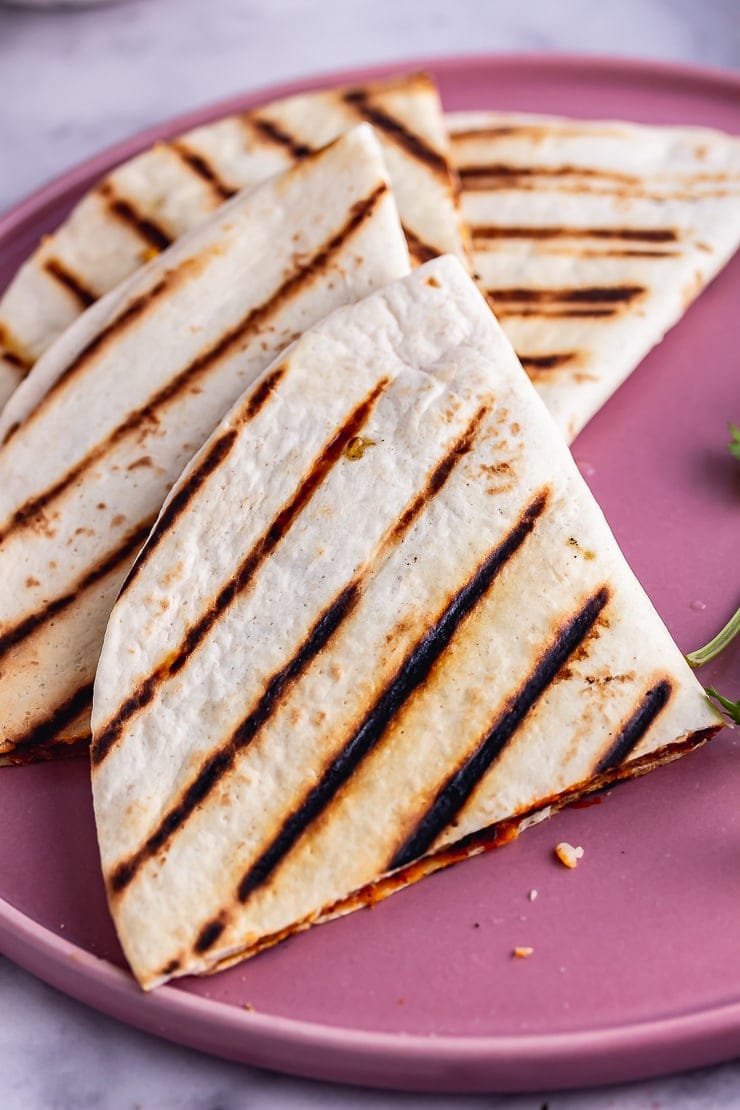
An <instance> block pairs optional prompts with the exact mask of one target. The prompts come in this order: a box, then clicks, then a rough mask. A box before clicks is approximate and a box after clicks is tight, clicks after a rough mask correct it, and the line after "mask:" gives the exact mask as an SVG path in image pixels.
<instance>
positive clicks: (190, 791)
mask: <svg viewBox="0 0 740 1110" xmlns="http://www.w3.org/2000/svg"><path fill="white" fill-rule="evenodd" d="M487 411H488V409H487V407H486V406H481V407H480V408H479V409H478V411H477V412H476V413H475V415H474V417H473V419H472V420H471V421H470V423H469V424H468V427H467V428H466V429H465V431H464V432H463V434H462V435H461V436H460V438H459V439H458V440H457V441H456V443H455V444H454V445H453V446H452V447H451V449H450V450H449V451H448V452H447V454H446V455H445V456H444V458H442V459H441V460H440V462H439V463H438V464H437V466H436V467H435V468H434V470H433V471H432V473H431V475H430V476H429V478H428V480H427V482H426V484H425V487H424V490H422V492H421V493H420V494H418V495H417V496H416V497H415V498H414V499H413V500H412V501H411V502H410V504H409V505H408V506H407V508H406V509H405V510H404V512H402V513H401V515H400V517H399V518H398V520H397V522H396V523H395V524H394V525H393V526H392V528H391V529H390V532H389V534H388V537H387V539H388V541H390V542H391V543H398V542H399V540H400V539H401V538H402V536H403V535H404V534H405V533H406V532H407V531H408V530H409V528H410V527H411V525H412V524H413V522H414V520H416V518H417V517H418V516H419V514H420V513H421V512H422V510H423V509H424V507H425V505H427V504H428V502H429V501H430V499H431V498H432V497H434V496H435V495H436V494H437V493H439V491H440V490H441V489H442V487H443V486H444V484H445V483H446V482H447V479H448V478H449V477H450V474H451V473H452V471H453V470H454V469H455V467H456V465H457V464H458V462H460V461H461V460H462V459H463V458H464V456H465V455H466V454H468V453H469V452H470V450H471V449H472V446H473V441H474V439H475V436H476V435H477V432H478V430H479V428H480V424H481V421H482V420H483V417H484V416H485V414H486V412H487ZM385 543H386V540H383V541H381V544H380V548H379V550H381V551H382V550H383V548H384V546H385ZM362 578H363V575H362V573H360V574H359V575H358V576H357V578H356V579H355V581H354V582H350V584H349V585H348V586H346V587H345V588H344V589H343V590H342V591H341V593H340V594H339V595H338V596H337V597H336V598H335V599H334V601H333V602H332V603H331V604H330V605H329V606H328V607H327V608H326V609H325V610H324V612H323V613H322V614H321V616H320V617H319V618H318V620H317V621H316V622H315V623H314V625H313V627H312V628H311V629H310V631H309V633H308V635H307V636H306V637H305V639H304V641H303V643H302V644H301V645H300V646H299V648H298V650H297V651H296V652H295V653H294V655H293V656H292V658H291V659H290V660H289V661H288V663H287V664H286V665H285V666H284V667H281V668H280V670H278V671H276V672H275V673H274V674H273V675H272V676H271V678H269V679H268V680H267V683H266V685H265V689H264V693H263V694H262V695H261V696H260V698H259V699H258V701H257V702H256V704H255V706H254V708H253V709H252V710H250V712H249V713H248V714H247V715H246V717H244V719H243V720H242V722H241V723H240V724H239V726H238V728H237V729H236V730H235V731H234V733H233V734H232V736H231V737H230V738H229V740H228V741H227V743H226V744H225V745H224V746H223V747H222V748H220V749H219V750H218V751H217V752H214V754H213V755H212V756H210V758H209V759H208V760H207V761H206V762H205V763H204V764H203V766H202V767H201V769H200V771H199V772H198V775H197V776H196V778H195V779H194V780H193V782H192V783H191V784H190V785H189V786H188V787H187V788H186V789H185V790H184V791H183V793H182V795H181V798H180V800H179V801H178V802H177V803H176V804H175V805H174V806H173V807H172V808H171V809H170V810H169V811H168V813H167V814H166V815H165V817H164V818H163V819H162V821H161V822H160V824H159V825H158V826H157V828H156V829H155V831H154V832H153V833H152V834H151V835H150V836H149V837H147V840H146V841H145V843H144V844H143V845H142V847H141V848H140V849H139V850H138V851H137V852H135V853H134V854H133V855H132V856H130V857H129V858H128V859H126V860H123V861H121V863H119V864H118V865H117V866H116V868H115V869H114V871H113V872H112V874H111V877H110V880H109V888H110V890H111V892H112V893H113V894H120V893H121V892H122V891H123V890H125V888H126V887H127V886H128V885H129V883H131V882H132V881H133V879H134V878H135V877H136V874H137V873H138V871H139V870H140V868H141V867H142V866H143V865H144V864H145V863H146V861H147V860H148V859H151V858H152V857H153V856H155V855H156V854H157V853H158V852H161V850H162V849H163V848H164V847H165V845H166V844H168V842H169V841H170V840H171V838H172V837H173V836H174V835H175V834H176V833H177V832H178V831H179V829H181V828H182V826H183V825H184V824H185V822H186V821H187V820H188V818H189V817H190V815H191V814H192V812H193V810H194V809H195V808H196V807H197V806H199V805H202V803H203V802H204V801H205V799H206V798H207V797H208V795H209V794H210V792H211V790H213V789H214V788H215V786H216V785H217V783H218V782H220V780H221V779H222V778H223V777H224V775H226V774H227V773H228V772H230V771H231V769H232V767H233V766H234V762H235V759H236V756H237V754H238V753H239V752H241V751H243V750H244V749H245V748H246V747H248V746H249V744H251V742H252V741H253V739H254V738H255V736H256V735H257V734H258V732H259V731H260V729H262V728H263V727H264V725H265V724H266V723H267V721H268V720H269V719H270V717H271V716H272V714H273V713H274V712H275V710H276V709H277V707H278V704H279V701H280V699H281V698H282V697H283V695H284V694H285V692H286V690H287V689H288V688H289V686H290V685H292V684H293V683H294V682H296V681H297V680H298V679H299V678H300V676H301V675H302V674H303V673H304V672H305V670H306V669H307V667H308V666H309V664H310V663H311V662H312V660H313V659H315V658H316V656H317V655H319V653H320V652H321V651H323V649H324V648H325V647H326V645H327V643H328V642H329V640H330V639H331V637H332V636H333V635H334V633H335V632H336V630H337V629H338V628H339V626H340V625H341V624H342V623H343V621H345V620H346V619H347V618H348V617H349V615H350V614H351V613H352V612H353V611H354V609H355V608H356V606H357V604H358V602H359V600H360V596H361V590H362Z"/></svg>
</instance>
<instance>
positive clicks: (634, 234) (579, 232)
mask: <svg viewBox="0 0 740 1110" xmlns="http://www.w3.org/2000/svg"><path fill="white" fill-rule="evenodd" d="M471 234H472V236H473V239H474V240H475V239H482V240H483V239H607V240H612V239H616V240H620V241H625V242H629V243H675V242H677V240H678V234H677V232H675V231H674V230H672V229H671V228H655V227H645V228H636V227H553V226H548V227H543V226H541V225H540V226H527V227H523V226H521V225H516V226H515V225H509V224H487V225H485V226H479V227H473V228H471Z"/></svg>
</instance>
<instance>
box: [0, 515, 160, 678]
mask: <svg viewBox="0 0 740 1110" xmlns="http://www.w3.org/2000/svg"><path fill="white" fill-rule="evenodd" d="M152 523H153V521H152V520H149V521H147V523H146V524H144V525H143V526H142V527H141V528H137V529H136V531H135V532H133V533H131V535H129V536H126V537H125V538H124V539H123V540H122V541H121V543H120V544H119V546H118V547H117V548H116V549H115V550H114V551H112V552H111V553H110V554H109V555H106V557H105V558H104V559H103V560H101V562H99V563H98V564H97V565H96V566H94V567H93V568H92V569H91V570H89V571H88V572H87V574H85V575H84V576H83V577H82V578H80V579H79V581H77V582H76V583H75V584H74V585H73V586H72V588H71V589H70V590H69V591H68V592H67V593H66V594H63V595H62V596H61V597H56V598H54V599H53V600H52V601H47V602H46V604H45V605H43V606H42V607H41V608H40V609H37V610H36V612H35V613H31V614H30V615H29V616H27V617H26V618H25V619H24V620H22V621H20V622H19V623H18V624H16V625H15V626H14V627H13V628H9V629H7V630H6V631H5V632H3V634H2V635H0V659H1V658H2V656H3V655H5V654H6V652H8V651H10V650H11V648H14V647H16V646H17V645H18V644H19V643H20V642H21V641H22V640H25V639H27V638H28V637H29V636H31V635H33V633H34V632H36V631H37V629H39V628H40V627H41V625H42V624H44V623H45V622H46V621H48V620H51V619H52V617H56V616H58V615H59V613H62V612H63V611H64V610H65V609H67V608H69V606H70V605H71V604H72V603H73V602H74V601H76V600H77V598H78V597H79V596H80V595H81V594H83V593H85V591H86V590H89V589H90V588H91V587H92V586H94V585H95V583H96V582H100V581H101V580H102V579H103V578H106V577H107V576H108V575H109V574H110V573H111V571H114V570H115V569H116V567H119V566H120V565H121V563H123V562H125V561H126V560H127V559H130V558H131V556H132V555H133V554H134V553H135V552H136V551H138V549H139V548H140V547H141V545H142V544H143V542H144V540H145V539H146V537H147V535H148V533H149V529H150V528H151V526H152Z"/></svg>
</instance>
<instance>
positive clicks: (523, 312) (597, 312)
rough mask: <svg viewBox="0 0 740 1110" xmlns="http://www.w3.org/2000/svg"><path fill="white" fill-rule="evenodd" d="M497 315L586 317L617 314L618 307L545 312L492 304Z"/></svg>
mask: <svg viewBox="0 0 740 1110" xmlns="http://www.w3.org/2000/svg"><path fill="white" fill-rule="evenodd" d="M492 307H493V309H494V311H495V313H496V316H497V317H498V318H499V319H502V318H503V317H504V316H519V317H523V318H526V317H528V316H539V317H542V316H546V317H548V318H549V317H553V318H556V319H563V320H565V319H578V320H581V319H586V318H591V317H594V316H616V314H617V311H618V310H617V309H616V308H557V309H554V310H551V311H547V312H543V311H542V309H537V308H518V307H516V306H514V307H509V306H508V305H507V306H506V307H501V306H495V305H493V306H492Z"/></svg>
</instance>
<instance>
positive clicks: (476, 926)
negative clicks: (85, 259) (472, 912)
mask: <svg viewBox="0 0 740 1110" xmlns="http://www.w3.org/2000/svg"><path fill="white" fill-rule="evenodd" d="M473 928H474V929H480V921H474V922H473Z"/></svg>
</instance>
